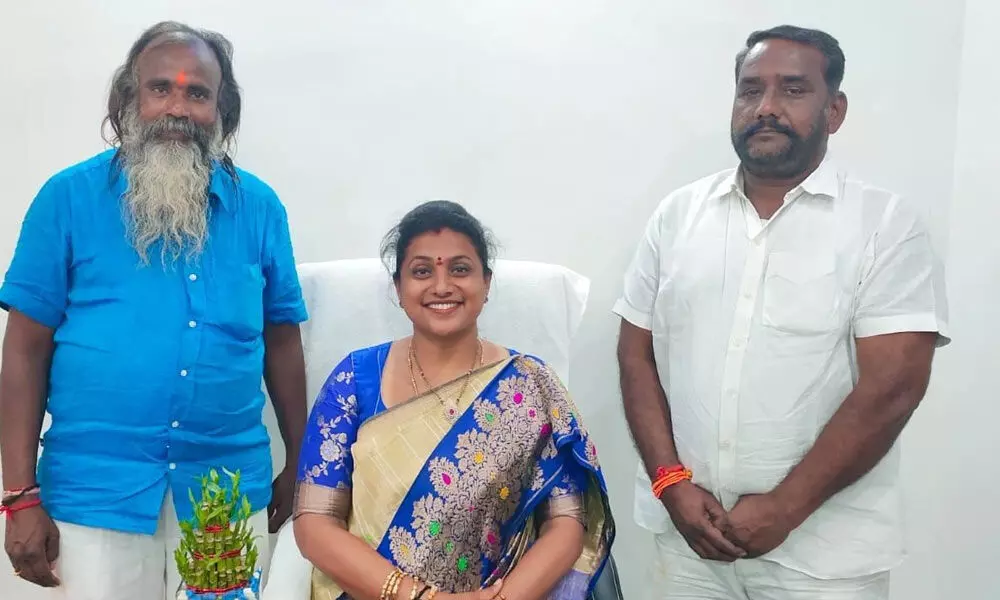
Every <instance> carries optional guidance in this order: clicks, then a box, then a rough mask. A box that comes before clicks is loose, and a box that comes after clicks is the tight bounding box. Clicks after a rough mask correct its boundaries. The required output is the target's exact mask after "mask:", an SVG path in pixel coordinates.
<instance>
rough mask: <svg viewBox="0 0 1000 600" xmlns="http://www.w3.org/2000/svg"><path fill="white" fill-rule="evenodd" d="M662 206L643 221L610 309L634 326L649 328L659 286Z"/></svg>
mask: <svg viewBox="0 0 1000 600" xmlns="http://www.w3.org/2000/svg"><path fill="white" fill-rule="evenodd" d="M662 213H663V210H662V205H661V207H660V208H658V209H657V210H656V212H655V213H654V214H653V216H652V217H650V219H649V221H648V222H647V224H646V230H645V232H644V233H643V236H642V239H641V240H639V246H638V247H637V248H636V250H635V253H634V254H633V256H632V262H631V264H630V265H629V267H628V270H627V271H625V287H624V291H623V292H622V295H621V297H620V298H619V299H618V301H617V302H616V303H615V306H614V309H613V311H614V312H615V314H617V315H618V316H620V317H621V318H623V319H625V320H626V321H628V322H629V323H631V324H633V325H635V326H636V327H639V328H642V329H646V330H649V329H651V327H652V322H653V308H654V305H655V303H656V294H657V291H658V290H659V288H660V240H661V238H662V232H661V222H662Z"/></svg>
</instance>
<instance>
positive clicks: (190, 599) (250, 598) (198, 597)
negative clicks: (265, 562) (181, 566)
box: [176, 568, 261, 600]
mask: <svg viewBox="0 0 1000 600" xmlns="http://www.w3.org/2000/svg"><path fill="white" fill-rule="evenodd" d="M260 577H261V571H260V568H258V569H257V570H255V571H254V573H253V576H252V577H251V578H250V581H248V582H247V584H246V585H245V586H242V587H239V588H235V589H231V590H224V591H223V590H220V591H215V590H212V591H204V590H193V589H190V588H188V587H187V585H185V584H183V583H182V584H181V587H180V589H178V590H177V597H176V598H177V600H257V598H259V597H260Z"/></svg>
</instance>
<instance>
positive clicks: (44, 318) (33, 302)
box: [0, 180, 70, 329]
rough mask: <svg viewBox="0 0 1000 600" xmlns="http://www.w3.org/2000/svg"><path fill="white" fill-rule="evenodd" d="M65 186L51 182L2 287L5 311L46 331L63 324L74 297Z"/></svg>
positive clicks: (27, 222)
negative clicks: (19, 316) (15, 313)
mask: <svg viewBox="0 0 1000 600" xmlns="http://www.w3.org/2000/svg"><path fill="white" fill-rule="evenodd" d="M66 199H67V198H66V194H65V192H64V191H63V189H62V186H59V185H58V184H56V183H54V182H53V181H51V180H50V181H49V182H48V183H46V184H45V185H44V186H43V187H42V189H41V191H39V192H38V195H37V196H36V197H35V199H34V201H32V203H31V206H30V207H29V208H28V212H27V214H26V215H25V217H24V222H23V223H22V224H21V233H20V235H19V237H18V241H17V246H16V248H15V249H14V258H13V259H12V260H11V263H10V268H9V269H8V270H7V274H6V276H5V277H4V282H3V285H2V286H0V308H3V309H4V310H12V309H13V310H16V311H18V312H20V313H22V314H24V315H26V316H27V317H28V318H30V319H32V320H33V321H36V322H38V323H40V324H42V325H45V326H46V327H50V328H52V329H55V328H56V327H58V326H59V324H60V323H62V320H63V317H64V315H65V313H66V306H67V304H68V301H69V300H68V298H69V290H68V288H69V265H70V225H69V223H70V215H69V214H68V205H67V203H66Z"/></svg>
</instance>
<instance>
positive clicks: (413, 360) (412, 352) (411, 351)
mask: <svg viewBox="0 0 1000 600" xmlns="http://www.w3.org/2000/svg"><path fill="white" fill-rule="evenodd" d="M407 345H408V346H409V348H408V351H407V353H406V361H407V364H408V365H409V367H410V385H411V386H413V395H414V397H415V396H417V395H418V394H419V393H420V392H419V391H418V390H417V380H416V378H415V377H414V376H413V367H414V365H416V367H417V372H419V373H420V379H422V380H423V382H424V385H425V386H427V389H428V390H430V392H431V393H432V394H434V396H435V397H437V399H438V402H440V403H441V406H443V407H444V408H445V413H446V414H447V415H448V417H449V418H451V419H454V418H455V416H456V415H457V414H458V410H457V407H458V403H459V402H460V401H461V400H462V396H464V395H465V392H466V390H467V389H468V387H469V381H470V380H471V379H472V372H473V371H474V370H475V369H476V367H477V366H479V367H481V366H483V340H481V339H480V340H478V344H477V346H476V357H475V358H474V359H473V360H472V366H471V367H469V370H468V372H466V374H465V381H463V382H462V389H461V391H459V392H458V396H456V397H455V401H454V402H453V403H451V404H449V403H448V402H446V401H445V399H444V398H442V397H441V394H439V393H438V391H437V388H434V387H431V382H430V381H428V380H427V376H426V375H425V374H424V369H423V367H421V366H420V360H419V359H417V351H416V349H415V348H414V347H413V338H410V341H409V343H408V344H407Z"/></svg>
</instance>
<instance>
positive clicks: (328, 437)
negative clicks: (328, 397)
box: [301, 371, 358, 487]
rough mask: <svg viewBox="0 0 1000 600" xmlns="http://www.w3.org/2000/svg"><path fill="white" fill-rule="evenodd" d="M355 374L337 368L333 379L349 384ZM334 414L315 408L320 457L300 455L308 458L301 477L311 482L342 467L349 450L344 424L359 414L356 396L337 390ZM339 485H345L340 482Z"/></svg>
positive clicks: (304, 480) (350, 422)
mask: <svg viewBox="0 0 1000 600" xmlns="http://www.w3.org/2000/svg"><path fill="white" fill-rule="evenodd" d="M353 377H354V372H353V371H339V372H338V373H337V374H336V375H335V376H334V377H333V381H336V382H337V383H341V384H348V385H349V384H350V382H351V379H352V378H353ZM334 405H335V410H334V413H335V416H332V417H328V416H326V415H325V414H323V413H322V412H320V411H314V414H313V417H314V419H315V426H316V430H317V431H318V432H319V435H320V436H321V437H322V440H323V441H322V442H321V443H320V445H319V457H318V458H319V460H316V458H317V457H303V460H311V461H313V462H311V463H308V464H307V466H306V467H305V469H304V472H303V475H302V478H301V479H302V481H303V482H305V483H310V484H311V483H313V482H314V480H315V478H317V477H320V476H329V474H330V469H331V468H332V469H333V470H334V471H336V470H339V469H343V468H344V461H345V460H346V458H347V455H348V452H350V450H349V449H348V448H347V444H348V437H347V434H346V433H344V432H343V431H342V429H343V427H344V425H353V423H354V421H356V420H357V418H358V400H357V398H356V397H355V396H354V395H353V394H351V395H349V396H347V397H345V396H343V395H342V394H338V395H337V396H336V398H335V400H334ZM338 487H347V486H346V485H344V484H343V482H341V483H340V484H338Z"/></svg>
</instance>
